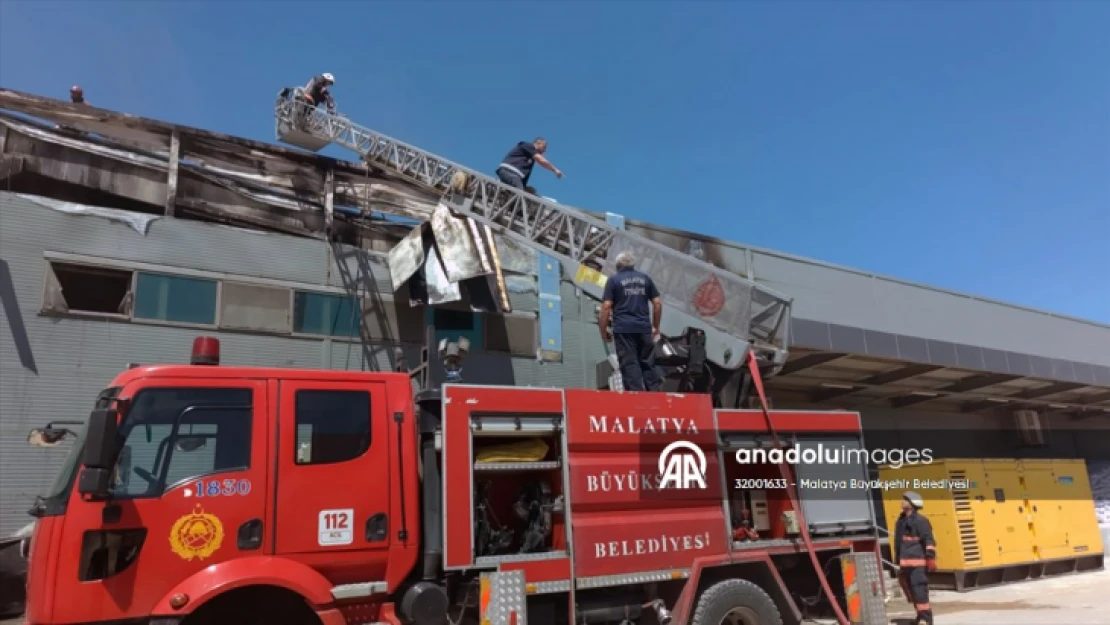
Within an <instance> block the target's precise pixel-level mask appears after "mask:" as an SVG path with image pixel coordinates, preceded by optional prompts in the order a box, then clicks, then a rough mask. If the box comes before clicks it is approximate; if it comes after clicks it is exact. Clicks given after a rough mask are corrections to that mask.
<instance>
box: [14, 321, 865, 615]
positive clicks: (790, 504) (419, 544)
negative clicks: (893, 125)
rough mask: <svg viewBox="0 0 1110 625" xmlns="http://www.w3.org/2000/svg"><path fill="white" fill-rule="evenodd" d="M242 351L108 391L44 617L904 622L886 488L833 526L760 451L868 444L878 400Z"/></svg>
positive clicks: (42, 535) (87, 437)
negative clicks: (516, 380)
mask: <svg viewBox="0 0 1110 625" xmlns="http://www.w3.org/2000/svg"><path fill="white" fill-rule="evenodd" d="M218 362H219V345H218V343H217V342H216V341H215V339H209V338H200V339H198V340H197V343H196V344H195V348H194V354H193V359H192V364H190V365H158V366H136V367H133V368H129V369H128V370H126V371H124V372H122V373H120V374H119V375H118V376H117V377H116V378H115V379H114V380H113V381H112V382H111V384H110V385H109V387H108V388H106V389H105V390H104V391H103V392H101V393H100V395H99V397H98V398H97V400H96V404H95V407H94V409H93V411H92V413H91V414H90V416H89V418H88V420H87V423H86V425H85V427H84V428H83V430H82V432H81V433H80V434H79V435H77V440H76V441H75V444H74V445H73V446H72V448H71V450H70V452H69V455H68V457H67V460H66V462H65V463H64V466H63V468H62V470H61V472H60V474H59V476H58V478H57V480H56V482H55V484H54V486H53V487H52V489H51V492H49V493H47V494H46V496H44V497H41V498H40V499H39V501H38V503H37V504H36V506H35V508H34V509H33V510H32V514H34V515H35V516H36V517H38V521H37V525H36V529H35V532H34V535H33V539H32V543H31V555H30V561H29V570H28V602H27V621H28V623H29V624H30V625H48V624H49V625H62V624H76V623H88V624H99V625H131V624H139V623H142V624H145V625H254V624H258V625H263V624H266V625H310V624H311V625H353V624H355V623H390V624H391V625H401V624H402V623H405V624H412V625H442V624H445V623H447V622H448V621H450V622H453V623H458V622H460V619H463V618H470V617H473V616H479V617H480V618H481V619H482V622H489V623H491V624H495V625H496V624H498V623H505V624H506V625H507V624H508V623H510V622H513V623H516V624H517V625H525V623H526V622H527V620H528V619H532V620H533V621H536V622H553V623H555V622H562V623H578V622H588V623H606V622H613V623H622V622H641V623H658V624H660V625H668V624H670V623H674V625H680V624H685V623H694V624H695V625H708V624H709V623H712V624H713V625H716V624H717V623H720V622H722V620H723V619H725V618H732V617H733V616H735V618H734V619H733V620H735V621H736V622H738V623H743V624H744V625H778V624H780V623H790V622H798V621H799V620H800V619H801V617H802V616H803V612H805V611H806V610H808V608H809V607H810V604H812V605H813V606H819V605H821V604H822V602H823V603H824V605H825V607H826V608H829V609H832V610H833V611H834V612H837V613H838V614H841V615H843V614H847V615H848V616H847V619H851V622H867V623H871V622H876V623H877V622H879V621H878V620H874V619H875V618H877V617H873V616H869V617H868V618H867V619H866V620H864V616H866V614H872V613H873V612H874V610H876V609H879V608H877V607H876V605H877V606H879V607H881V604H882V596H883V594H882V581H881V576H880V574H879V571H880V561H879V556H878V547H877V535H876V529H875V524H874V511H873V509H872V508H871V500H870V495H869V494H867V491H863V492H864V496H863V498H862V499H859V498H857V500H853V501H855V502H856V503H855V504H854V507H853V506H847V507H845V506H839V505H838V506H833V508H835V509H836V510H837V512H836V514H834V515H832V516H829V514H827V512H828V510H829V509H830V505H829V497H830V496H829V495H828V494H825V495H824V497H825V500H824V501H822V500H821V499H820V497H821V495H815V494H814V493H813V492H809V499H808V500H807V499H806V492H807V491H805V489H802V496H801V498H799V496H798V495H797V494H796V492H797V491H798V488H799V485H800V478H799V476H798V474H797V471H799V469H797V468H793V467H788V466H786V465H784V464H782V463H771V462H758V461H756V462H740V461H739V458H740V455H739V454H738V453H737V452H738V451H739V450H745V449H746V450H751V449H760V448H767V447H768V446H770V445H771V444H772V443H771V441H772V440H774V442H775V444H776V445H778V444H779V438H780V437H781V438H782V440H783V441H785V444H786V445H787V446H813V445H817V444H820V445H824V446H826V447H827V446H829V445H835V444H846V445H849V446H852V447H853V448H855V447H859V446H860V445H861V444H862V441H861V435H860V424H859V416H858V415H857V414H855V413H848V412H821V413H806V412H789V411H774V412H766V411H758V410H715V409H714V408H713V406H712V403H711V401H710V400H709V397H708V396H706V395H694V394H676V393H615V392H608V391H590V390H563V389H546V388H514V387H487V386H471V385H460V384H451V385H445V386H444V387H443V388H442V389H435V390H428V391H423V392H420V393H416V394H415V395H414V393H413V387H412V381H411V379H410V377H409V376H408V375H406V374H404V373H365V372H343V371H315V370H295V369H269V368H254V367H223V366H213V365H218ZM32 436H33V437H38V439H39V440H46V441H57V440H58V439H59V438H60V437H61V434H60V431H59V430H57V429H50V428H47V429H45V430H38V431H36V432H33V433H32ZM861 479H865V480H866V475H865V474H864V475H862V476H861ZM844 497H848V495H847V494H846V495H844ZM799 502H800V505H799ZM861 506H862V507H861ZM832 564H839V566H835V567H833V566H831V565H832ZM830 582H831V583H830ZM803 598H804V599H805V600H804V601H799V600H798V599H803ZM876 598H877V601H878V603H877V604H876ZM865 613H866V614H865ZM884 614H885V613H884ZM841 620H842V621H843V622H848V620H845V619H844V618H842V619H841Z"/></svg>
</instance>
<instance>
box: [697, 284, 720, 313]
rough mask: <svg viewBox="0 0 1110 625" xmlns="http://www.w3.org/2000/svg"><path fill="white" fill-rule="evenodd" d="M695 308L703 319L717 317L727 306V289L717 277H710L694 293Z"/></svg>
mask: <svg viewBox="0 0 1110 625" xmlns="http://www.w3.org/2000/svg"><path fill="white" fill-rule="evenodd" d="M693 304H694V308H696V309H697V311H698V314H699V315H701V316H702V317H715V316H717V313H719V312H721V309H722V308H724V306H725V288H724V287H723V286H721V281H720V280H718V279H717V276H709V277H708V278H706V279H705V280H704V281H702V283H701V284H699V285H698V288H697V290H695V291H694V297H693Z"/></svg>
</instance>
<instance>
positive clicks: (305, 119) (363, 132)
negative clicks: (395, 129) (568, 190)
mask: <svg viewBox="0 0 1110 625" xmlns="http://www.w3.org/2000/svg"><path fill="white" fill-rule="evenodd" d="M274 112H275V118H276V123H277V129H276V130H277V137H278V139H279V140H281V141H284V142H286V143H289V144H292V145H295V146H297V147H301V148H305V149H308V150H311V151H317V150H320V149H321V148H323V147H324V146H326V145H327V144H329V143H335V144H337V145H340V146H343V147H345V148H348V149H350V150H353V151H355V152H357V153H358V154H359V155H360V156H361V157H362V159H363V161H365V162H366V163H367V164H368V165H372V166H376V167H379V168H382V169H384V170H386V171H389V172H392V173H393V174H396V175H399V176H401V177H403V178H404V179H406V180H408V181H409V182H411V183H414V184H417V185H421V186H423V187H427V188H431V189H434V190H436V191H438V192H440V193H442V194H443V200H442V201H443V203H444V204H445V205H447V206H448V207H449V208H451V209H452V210H454V211H456V212H458V213H460V214H463V215H466V216H468V217H470V218H472V219H474V220H475V221H476V222H478V223H481V224H485V225H488V226H490V228H492V229H493V230H494V231H495V232H497V233H499V234H501V235H502V236H506V237H509V238H512V239H514V240H516V241H518V242H520V243H523V244H525V245H528V246H531V247H533V248H535V249H537V250H540V251H542V252H543V253H545V254H548V255H550V256H553V257H555V258H558V259H559V260H560V262H561V263H562V264H563V266H564V270H565V273H566V275H569V276H572V277H573V278H574V282H575V284H576V285H577V286H578V287H579V288H581V289H582V290H584V291H585V292H587V293H588V294H589V295H591V296H592V297H594V298H596V299H600V298H601V294H602V290H603V289H604V287H605V280H606V278H605V276H606V275H612V274H613V273H614V272H615V268H614V260H615V259H616V257H617V254H619V253H620V252H622V251H625V250H630V251H631V252H632V253H633V254H634V255H635V256H636V259H637V263H636V264H637V269H639V270H641V271H643V272H644V273H647V274H648V275H650V276H651V277H652V279H653V280H654V281H655V283H656V285H657V286H658V288H659V292H660V293H661V295H662V300H663V305H664V307H665V308H666V311H665V312H664V313H663V320H662V324H661V331H662V333H663V334H664V335H665V336H683V335H685V334H686V330H687V329H688V328H691V329H696V330H701V331H702V332H704V333H705V354H706V358H707V359H708V360H709V361H711V362H712V363H714V364H715V365H717V366H718V367H721V368H724V369H730V370H736V369H738V368H739V367H741V366H742V365H743V364H744V356H745V354H746V353H747V351H748V349H749V348H750V349H752V350H754V351H755V352H756V353H757V354H758V355H759V357H760V359H761V360H764V361H765V362H769V363H772V365H773V366H772V367H771V368H769V371H768V372H767V373H768V374H770V373H774V372H777V370H778V368H779V367H781V365H782V364H783V363H784V362H785V361H786V354H787V345H788V340H787V335H788V328H789V325H790V306H791V299H790V298H788V297H786V296H785V295H782V294H780V293H777V292H775V291H773V290H771V289H768V288H766V287H763V286H760V285H758V284H756V283H755V282H752V281H750V280H746V279H744V278H741V277H740V276H738V275H736V274H734V273H731V272H728V271H725V270H723V269H720V268H718V267H715V266H713V265H710V264H709V263H705V262H702V261H700V260H698V259H696V258H694V257H692V256H689V255H687V254H683V253H682V252H679V251H677V250H674V249H671V248H669V247H667V246H665V245H662V244H660V243H656V242H655V241H651V240H649V239H647V238H645V237H642V236H639V235H637V234H634V233H631V232H628V231H626V230H622V229H619V228H616V227H614V226H612V225H610V224H608V223H606V222H605V221H602V220H600V219H596V218H594V217H591V216H590V215H587V214H586V213H584V212H583V211H580V210H577V209H574V208H570V207H568V206H564V205H561V204H557V203H555V202H551V201H546V200H543V199H540V198H538V197H536V196H534V195H532V194H529V193H524V192H521V191H518V190H516V189H513V188H511V187H508V186H506V185H503V184H501V183H500V182H499V181H497V180H495V179H493V178H491V177H489V176H486V175H483V174H480V173H477V172H475V171H473V170H471V169H467V168H465V167H462V166H460V165H457V164H455V163H452V162H451V161H448V160H446V159H443V158H440V157H438V156H435V155H434V154H430V153H428V152H425V151H424V150H421V149H419V148H416V147H413V146H411V145H407V144H405V143H402V142H400V141H397V140H396V139H392V138H390V137H387V136H385V135H383V134H380V133H378V132H375V131H373V130H370V129H369V128H364V127H362V126H359V125H358V124H355V123H353V122H351V121H350V120H348V119H347V118H346V117H344V116H342V115H339V114H334V113H328V112H326V111H323V110H319V109H315V108H309V107H308V105H307V104H306V103H304V102H302V101H300V100H299V99H298V98H295V97H293V98H290V97H288V90H285V91H283V93H282V95H281V96H279V97H278V100H277V104H276V107H275V111H274Z"/></svg>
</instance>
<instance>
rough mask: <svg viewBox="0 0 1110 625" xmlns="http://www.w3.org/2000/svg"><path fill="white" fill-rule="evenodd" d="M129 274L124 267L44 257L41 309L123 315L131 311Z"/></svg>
mask: <svg viewBox="0 0 1110 625" xmlns="http://www.w3.org/2000/svg"><path fill="white" fill-rule="evenodd" d="M131 277H132V272H131V271H129V270H127V269H112V268H108V267H95V266H91V265H77V264H72V263H61V262H54V261H47V263H46V292H45V293H44V294H43V304H42V310H43V312H52V313H61V314H66V313H82V314H94V315H117V316H127V315H129V314H130V313H131V300H132V298H131Z"/></svg>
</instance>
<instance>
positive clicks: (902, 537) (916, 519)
mask: <svg viewBox="0 0 1110 625" xmlns="http://www.w3.org/2000/svg"><path fill="white" fill-rule="evenodd" d="M924 507H925V501H924V500H923V499H922V498H921V495H918V494H917V493H915V492H912V491H907V492H906V493H905V494H903V495H902V514H901V515H900V516H899V517H898V523H897V524H896V525H895V526H894V549H895V553H894V559H895V561H896V562H898V566H899V571H898V582H899V584H901V586H902V592H904V593H906V600H907V601H909V602H911V603H913V609H914V610H915V611H916V612H917V621H916V624H917V625H933V609H932V608H931V607H930V606H929V575H928V571H935V570H936V569H937V543H936V541H935V540H933V527H932V525H930V524H929V519H927V518H925V516H924V515H922V514H921V513H920V512H919V511H920V510H921V509H922V508H924Z"/></svg>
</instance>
